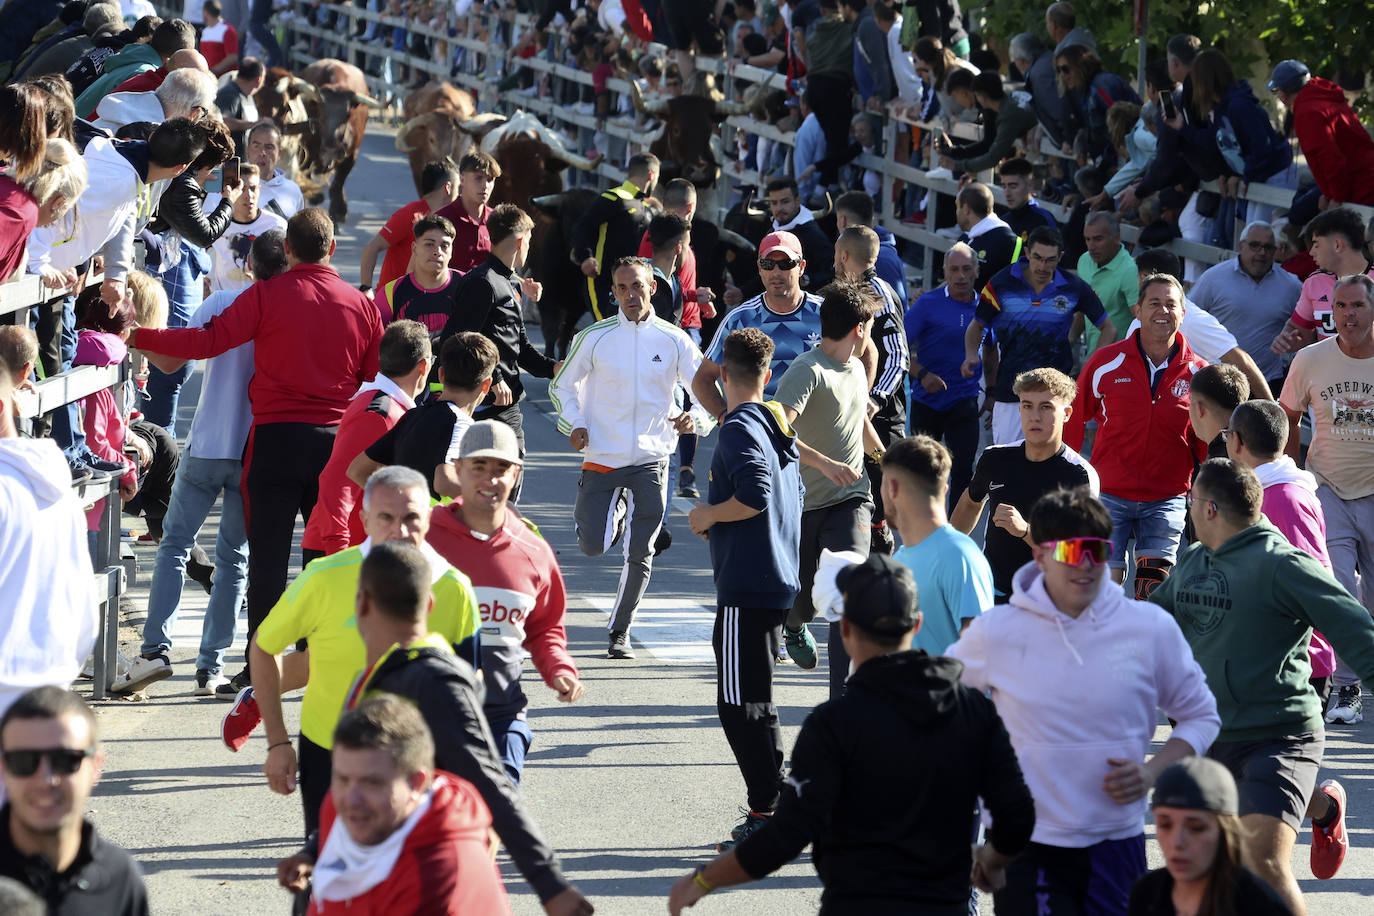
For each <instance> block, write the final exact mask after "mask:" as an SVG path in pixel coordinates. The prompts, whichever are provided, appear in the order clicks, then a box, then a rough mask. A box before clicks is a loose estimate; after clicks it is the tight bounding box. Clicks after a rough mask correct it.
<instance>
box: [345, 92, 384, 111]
mask: <svg viewBox="0 0 1374 916" xmlns="http://www.w3.org/2000/svg"><path fill="white" fill-rule="evenodd" d="M353 104H354V105H366V106H367V107H369V108H385V107H386V103H385V102H379V101H377V100H376V99H374V98H373V97H372V96H370V95H363V94H362V93H361V92H355V93H353Z"/></svg>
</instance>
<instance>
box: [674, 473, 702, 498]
mask: <svg viewBox="0 0 1374 916" xmlns="http://www.w3.org/2000/svg"><path fill="white" fill-rule="evenodd" d="M677 495H678V496H683V497H686V498H687V499H701V491H700V490H698V489H697V475H696V472H695V471H693V470H692V469H691V468H683V469H682V470H681V471H678V475H677Z"/></svg>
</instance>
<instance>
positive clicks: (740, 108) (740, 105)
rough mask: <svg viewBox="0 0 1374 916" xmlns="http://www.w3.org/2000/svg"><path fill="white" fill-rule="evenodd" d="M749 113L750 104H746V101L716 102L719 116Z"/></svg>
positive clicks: (725, 116) (727, 116)
mask: <svg viewBox="0 0 1374 916" xmlns="http://www.w3.org/2000/svg"><path fill="white" fill-rule="evenodd" d="M748 113H749V106H748V105H747V104H745V103H744V102H717V103H716V117H718V118H730V117H734V116H735V115H742V114H748Z"/></svg>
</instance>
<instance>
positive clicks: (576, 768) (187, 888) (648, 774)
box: [91, 122, 1374, 916]
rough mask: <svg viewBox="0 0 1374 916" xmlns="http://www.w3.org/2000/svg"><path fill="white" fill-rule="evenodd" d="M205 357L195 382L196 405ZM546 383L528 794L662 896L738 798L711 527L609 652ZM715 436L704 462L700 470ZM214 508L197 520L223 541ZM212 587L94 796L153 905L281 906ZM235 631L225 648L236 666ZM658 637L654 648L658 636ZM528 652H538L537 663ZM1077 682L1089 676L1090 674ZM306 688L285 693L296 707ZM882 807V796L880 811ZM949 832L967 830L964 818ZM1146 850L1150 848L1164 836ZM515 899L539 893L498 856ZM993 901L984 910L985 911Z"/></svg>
mask: <svg viewBox="0 0 1374 916" xmlns="http://www.w3.org/2000/svg"><path fill="white" fill-rule="evenodd" d="M364 151H365V156H364V158H363V160H362V161H361V162H359V164H358V167H357V169H356V170H355V171H354V174H353V176H352V177H351V178H350V181H349V185H350V188H351V189H352V191H353V194H352V200H351V205H350V206H351V214H352V215H351V216H350V221H351V224H350V225H349V226H347V227H345V228H344V230H343V231H341V233H340V236H339V251H338V255H337V257H336V259H335V263H336V265H337V266H338V267H339V269H340V271H341V273H342V274H343V276H344V277H345V279H348V280H350V281H353V282H356V276H357V257H358V252H359V251H360V249H361V247H362V244H363V243H364V242H365V241H366V239H367V238H369V237H370V236H371V234H372V233H373V232H375V231H376V230H377V229H378V228H379V227H380V225H381V223H382V221H384V220H385V218H386V217H387V216H389V215H390V214H391V212H392V211H393V210H395V209H396V208H397V207H399V206H401V205H402V204H404V203H406V202H408V201H410V200H411V199H413V194H412V186H411V183H410V177H409V173H408V170H407V168H406V164H405V161H404V159H403V157H401V156H400V155H398V154H397V153H395V151H394V148H393V147H392V145H391V139H390V136H389V135H387V134H385V133H384V132H383V131H381V130H378V129H377V124H376V122H374V124H373V125H372V128H370V133H369V135H368V136H367V138H366V139H365V142H364ZM199 378H200V376H199V375H196V376H194V377H193V381H192V389H191V390H190V391H188V392H187V395H189V396H187V395H184V396H183V401H182V403H183V410H184V411H185V415H186V416H187V418H188V419H189V415H190V411H191V410H192V409H193V404H194V400H195V397H194V395H195V392H196V391H197V390H198V381H199ZM543 388H544V386H543V384H542V383H535V384H534V385H532V386H531V398H530V402H529V403H528V404H527V405H526V408H525V410H526V414H525V416H526V422H525V428H526V432H527V436H528V441H529V448H530V455H529V471H528V476H527V478H526V482H525V489H524V496H523V497H522V500H523V509H524V511H525V512H527V514H528V515H529V516H530V517H531V518H533V519H534V520H535V521H536V522H537V523H538V524H539V525H540V527H541V529H542V531H543V533H544V534H545V536H546V537H547V538H548V540H549V542H550V543H551V544H552V545H553V546H554V548H555V549H556V551H557V552H558V556H559V562H560V565H561V566H562V568H563V572H564V575H565V577H566V579H567V583H568V593H569V596H570V600H569V610H568V618H567V623H568V640H569V645H570V648H571V650H572V653H573V655H574V657H575V659H576V661H577V663H578V665H579V666H580V668H581V671H582V676H583V678H584V680H585V682H586V685H587V691H586V695H585V696H584V697H583V699H582V700H581V702H579V703H578V704H576V705H574V706H566V705H562V704H557V703H555V702H554V699H553V696H552V693H551V692H550V691H548V690H547V689H545V688H544V687H543V686H542V685H540V684H539V683H538V681H537V679H535V678H533V677H530V676H529V674H530V672H529V671H528V670H527V691H528V692H529V694H530V696H531V698H532V700H533V705H532V710H531V715H530V721H531V727H532V729H533V731H534V744H533V747H532V748H531V752H530V756H529V761H528V765H527V768H526V770H525V781H524V793H525V798H526V801H527V803H528V805H529V806H530V808H531V810H532V811H533V813H534V815H535V817H536V818H537V820H538V821H539V823H540V824H541V825H542V827H543V828H544V830H545V832H546V833H547V835H548V837H549V839H550V841H551V842H552V843H553V845H554V847H555V848H556V849H557V850H558V851H559V854H560V858H561V860H562V862H563V865H564V868H565V870H566V871H567V873H568V874H569V875H570V876H571V877H572V878H573V880H574V881H576V883H577V884H578V886H579V887H581V888H582V889H583V891H584V892H585V893H586V894H587V895H588V896H589V897H590V898H591V899H592V900H593V902H594V903H595V904H596V906H597V911H598V912H599V913H605V914H626V916H629V914H636V916H637V914H644V913H654V912H663V910H664V905H665V901H666V898H667V893H668V888H669V887H670V885H671V883H672V880H673V879H674V878H675V877H676V876H678V875H679V874H682V873H684V872H685V871H687V870H688V869H689V868H690V867H691V866H693V865H695V864H696V863H699V862H702V861H705V860H706V859H708V858H709V857H710V856H711V855H712V854H713V851H714V843H715V842H716V841H718V840H720V839H721V838H723V837H724V836H726V835H727V832H728V830H729V828H730V827H731V826H732V825H733V824H734V823H735V822H736V821H737V819H738V817H739V808H740V807H741V806H742V805H743V804H744V798H743V784H742V782H741V780H740V777H739V775H738V772H737V770H736V769H735V766H734V763H733V760H732V758H731V755H730V751H729V748H728V746H727V745H726V742H725V740H724V737H723V735H722V733H721V731H720V728H719V725H718V723H717V721H716V715H715V705H714V703H715V688H714V677H713V668H712V667H711V664H710V661H709V659H710V647H709V638H710V624H711V619H712V613H713V610H712V609H713V608H714V595H713V591H712V588H711V576H710V566H709V561H708V558H707V551H706V547H705V545H704V544H703V543H702V542H700V541H699V540H697V539H695V538H693V537H692V536H691V535H690V533H689V532H688V531H687V530H686V525H685V519H683V518H681V517H680V516H678V517H675V519H674V520H673V522H672V524H671V527H672V529H673V532H674V534H675V535H677V537H676V540H675V541H674V545H673V547H672V548H671V550H669V551H668V552H667V553H665V554H664V555H663V556H661V557H659V558H658V560H657V561H656V563H655V569H654V575H653V580H652V582H651V584H650V586H649V592H648V600H647V601H646V608H645V610H644V612H643V614H642V615H641V617H640V619H639V622H638V623H637V624H636V627H635V629H634V637H635V642H636V651H637V653H638V656H639V657H638V658H637V659H635V660H634V661H619V662H612V661H608V660H606V659H605V658H604V652H605V646H606V619H607V613H606V609H607V608H609V605H610V596H611V595H613V594H614V592H615V587H616V581H617V578H618V573H619V564H618V562H617V560H618V557H605V558H601V559H597V560H590V559H587V558H585V557H583V556H581V554H580V553H579V552H578V550H577V547H576V540H575V537H574V534H573V531H572V523H571V509H572V497H571V494H572V493H573V488H574V486H575V479H576V474H577V466H578V461H577V459H576V457H575V456H574V454H573V453H572V452H571V451H570V450H569V448H568V447H567V443H566V440H565V439H563V438H562V437H561V436H559V435H558V434H557V432H556V430H555V429H554V427H553V425H552V423H551V422H549V421H548V420H547V414H546V411H547V410H548V403H547V399H546V397H545V395H544V391H543ZM711 444H712V443H711V440H706V441H704V442H703V448H702V450H701V452H700V454H699V456H698V459H697V461H698V464H697V466H698V468H699V470H700V471H702V472H703V473H701V475H700V476H701V477H702V478H704V476H705V475H704V470H705V469H706V468H707V467H709V462H710V457H711ZM213 530H214V519H213V518H212V520H211V523H210V524H208V525H207V527H206V529H205V530H204V531H203V532H202V543H203V544H204V545H206V546H209V545H210V544H212V542H213ZM137 552H138V554H139V557H140V561H141V564H142V573H141V576H140V580H139V583H138V587H137V588H136V589H135V591H134V592H133V593H132V595H131V599H132V600H131V602H130V613H128V614H126V624H128V625H131V626H133V627H141V624H142V618H143V615H144V611H145V609H146V597H147V584H148V582H147V576H148V575H149V574H150V571H151V564H152V554H153V551H152V550H151V549H149V548H146V547H139V548H137ZM204 605H205V595H204V594H203V593H201V592H200V591H199V589H198V588H196V587H195V586H192V587H191V588H189V589H188V590H187V591H186V595H185V601H184V604H183V615H182V619H181V620H180V621H179V623H178V625H177V629H176V633H177V639H176V643H177V644H176V646H175V648H174V649H173V652H172V660H173V662H174V663H175V664H176V674H175V676H174V677H172V678H171V679H169V680H165V681H162V682H160V683H158V684H155V685H153V686H152V687H151V688H150V689H149V694H150V698H149V699H148V700H146V701H141V700H133V701H131V700H115V701H109V702H105V703H101V704H98V712H99V715H100V719H101V728H102V731H103V735H104V740H105V751H106V761H105V771H104V773H105V775H104V779H103V780H102V782H101V784H100V786H99V787H98V788H97V790H96V796H95V798H94V799H93V800H92V802H91V816H92V818H93V819H94V820H95V822H96V823H97V824H98V825H99V827H100V829H101V830H102V832H103V833H104V834H105V835H106V836H107V837H108V838H109V839H110V840H112V841H113V842H115V843H118V844H119V845H121V846H124V847H125V848H127V849H129V850H130V851H131V852H132V853H133V854H134V856H135V857H136V858H137V859H138V861H139V862H140V863H141V864H142V866H143V868H144V871H145V873H146V875H147V883H148V887H149V891H150V893H151V896H152V905H153V911H154V912H155V913H159V914H171V913H176V914H181V913H197V914H220V913H224V914H233V916H241V914H244V913H250V914H258V913H263V914H269V913H284V912H287V907H288V902H287V898H286V895H285V893H284V892H282V891H281V890H279V889H278V888H277V887H276V885H275V880H274V870H275V864H276V862H277V860H278V859H279V858H281V857H283V856H285V855H289V854H290V853H292V852H293V851H294V850H295V849H296V847H297V845H298V841H299V838H300V833H301V829H302V826H301V813H300V803H299V800H298V799H297V798H296V797H295V796H291V797H282V796H278V795H274V794H272V793H271V792H270V791H269V790H268V789H267V786H266V783H265V780H264V779H263V778H262V775H261V773H260V767H261V764H262V761H263V758H264V756H265V742H264V741H263V740H262V739H261V737H260V735H259V736H255V738H254V740H253V741H251V742H250V743H249V744H248V746H247V747H246V748H245V749H244V750H243V751H242V752H240V753H239V754H232V753H230V752H229V751H228V750H226V749H225V748H224V746H223V745H222V744H221V743H220V741H219V737H218V726H219V722H220V719H221V717H222V716H223V714H224V712H225V710H226V709H227V705H228V704H224V703H220V702H217V701H215V700H212V699H197V698H195V697H192V696H191V695H190V690H191V687H192V686H193V674H194V670H193V668H194V654H195V646H196V645H197V642H198V633H199V621H200V617H201V614H202V612H203V609H204ZM125 637H126V645H125V647H124V651H125V652H126V653H129V654H132V653H133V652H136V651H137V645H136V643H133V644H130V643H128V640H130V639H136V638H137V632H136V630H126V632H125ZM241 644H242V638H241V637H240V640H239V643H238V645H237V646H236V648H235V650H234V654H233V655H232V656H231V658H232V659H233V662H234V663H235V670H236V667H237V662H238V660H239V653H240V652H241ZM646 644H647V648H646ZM527 668H528V666H527ZM824 671H825V668H824V661H822V666H821V667H820V668H819V669H818V670H816V671H813V672H803V671H799V670H798V669H797V668H796V667H795V666H785V667H782V668H781V669H780V670H779V673H778V677H777V682H778V697H779V704H780V707H781V716H782V721H783V726H784V736H785V741H786V745H787V746H788V747H789V748H790V747H791V744H792V742H793V740H794V738H795V735H796V730H797V728H798V727H799V726H800V725H801V723H802V721H803V719H804V718H805V716H806V714H807V712H808V711H809V710H810V709H811V708H812V707H813V706H814V705H815V704H816V703H818V702H820V701H822V700H823V699H824V698H825V692H826V690H825V683H824V673H823V672H824ZM1083 688H1084V689H1085V690H1090V689H1092V685H1091V684H1085V685H1083ZM297 709H298V702H297V701H294V700H293V701H290V702H288V704H287V715H288V720H289V721H292V722H294V719H295V716H296V714H297ZM1371 741H1374V726H1371V725H1370V724H1369V723H1365V724H1362V725H1359V726H1356V727H1353V728H1351V727H1345V728H1341V729H1340V730H1339V731H1333V732H1332V733H1330V734H1329V735H1328V744H1327V751H1326V760H1325V766H1326V770H1324V773H1323V775H1324V777H1325V776H1331V775H1334V776H1336V777H1337V778H1339V779H1340V780H1341V781H1342V782H1343V783H1344V784H1345V786H1346V789H1347V791H1348V792H1349V793H1350V800H1351V801H1350V806H1351V815H1350V819H1349V821H1348V829H1349V831H1350V835H1351V841H1352V844H1353V846H1354V848H1353V849H1352V851H1351V854H1350V857H1349V859H1348V860H1347V863H1346V865H1345V868H1344V869H1343V870H1342V872H1341V874H1340V875H1339V877H1337V878H1336V879H1333V880H1331V881H1325V882H1319V881H1316V880H1315V879H1313V878H1312V877H1311V872H1310V870H1309V868H1308V866H1307V846H1306V842H1307V836H1306V832H1305V833H1304V836H1303V837H1302V838H1301V840H1300V843H1301V845H1300V846H1299V847H1298V849H1297V850H1296V851H1295V854H1294V868H1295V872H1296V873H1297V875H1298V876H1299V880H1300V882H1301V884H1302V887H1303V890H1304V892H1305V893H1306V894H1307V895H1308V906H1309V909H1310V912H1311V913H1313V914H1322V916H1325V914H1333V916H1364V914H1368V913H1371V912H1374V904H1371V903H1370V901H1369V897H1370V895H1371V894H1374V853H1371V849H1370V847H1371V846H1374V836H1372V835H1371V830H1370V827H1369V823H1370V815H1369V812H1370V811H1371V810H1374V781H1372V780H1371V776H1372V775H1374V773H1372V771H1374V767H1372V766H1371V763H1370V760H1369V753H1368V750H1369V747H1370V744H1371ZM874 816H875V817H881V816H882V814H881V812H874ZM950 839H951V842H962V841H963V840H962V837H961V831H960V830H958V829H955V830H953V831H952V833H951V837H950ZM1151 858H1152V861H1153V862H1154V863H1155V864H1158V862H1159V857H1158V854H1157V851H1156V850H1155V849H1154V848H1153V846H1152V848H1151ZM502 862H503V872H504V873H505V874H506V875H507V882H506V886H507V889H508V891H509V892H510V894H511V897H512V901H513V904H514V908H515V911H516V912H517V913H520V914H535V913H539V912H542V910H541V908H540V907H539V905H538V901H537V900H536V899H535V898H534V897H533V895H532V894H531V893H530V892H529V890H528V889H527V888H526V886H525V885H524V884H523V882H522V881H521V879H520V877H519V875H518V874H516V873H515V872H514V871H513V869H511V868H510V866H509V863H508V862H505V860H504V857H503V860H502ZM819 897H820V885H819V882H818V880H817V878H816V876H815V872H814V870H813V869H812V867H811V865H810V861H809V857H808V856H805V855H804V856H803V857H802V858H801V859H800V860H798V862H797V863H794V864H792V865H790V866H788V867H787V868H785V869H783V870H782V871H780V872H779V873H777V874H776V875H774V876H772V877H770V878H769V879H767V880H766V881H763V882H760V883H758V884H756V885H752V886H749V887H746V888H742V889H736V890H731V891H728V892H720V893H718V894H716V895H712V896H711V897H709V898H707V899H706V900H705V901H703V902H702V903H701V904H700V905H699V906H698V907H697V909H696V910H695V911H694V912H702V913H708V914H709V913H751V914H760V916H769V914H778V916H784V914H786V916H792V914H796V913H802V912H808V911H814V910H815V909H816V907H817V906H818V903H819ZM990 910H991V908H990V907H986V906H985V907H984V912H990Z"/></svg>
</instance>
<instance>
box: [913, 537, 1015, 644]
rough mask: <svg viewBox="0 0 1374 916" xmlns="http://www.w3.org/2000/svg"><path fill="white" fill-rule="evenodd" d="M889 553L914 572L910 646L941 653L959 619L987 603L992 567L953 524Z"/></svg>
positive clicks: (954, 635)
mask: <svg viewBox="0 0 1374 916" xmlns="http://www.w3.org/2000/svg"><path fill="white" fill-rule="evenodd" d="M893 558H894V559H896V560H898V561H900V562H901V563H903V564H905V565H906V566H907V567H908V568H910V569H911V571H912V573H913V574H914V575H915V577H916V600H917V601H918V602H919V603H920V607H921V629H920V630H918V631H917V632H916V636H915V638H914V639H913V640H912V641H911V647H912V648H913V649H924V650H925V651H926V652H928V653H930V654H931V655H944V654H945V652H946V651H947V650H948V649H949V647H950V646H952V645H954V643H955V642H957V641H958V640H959V630H960V628H961V627H962V626H963V625H964V621H965V620H969V619H971V618H974V617H977V616H978V615H979V614H981V613H983V612H984V611H986V610H988V609H990V608H991V607H992V603H993V591H992V568H991V567H989V566H988V561H987V558H986V557H984V556H983V551H982V550H980V549H979V548H978V545H977V544H975V543H973V540H972V539H971V538H970V537H969V536H968V535H966V534H964V533H962V532H960V531H958V530H957V529H956V528H955V527H954V526H953V525H945V526H944V527H943V528H939V529H937V530H936V531H935V532H934V533H933V534H931V535H930V536H929V537H927V538H926V539H925V540H924V541H922V542H921V543H919V544H917V545H915V546H914V547H903V548H901V549H900V550H898V551H897V552H896V553H894V554H893Z"/></svg>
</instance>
